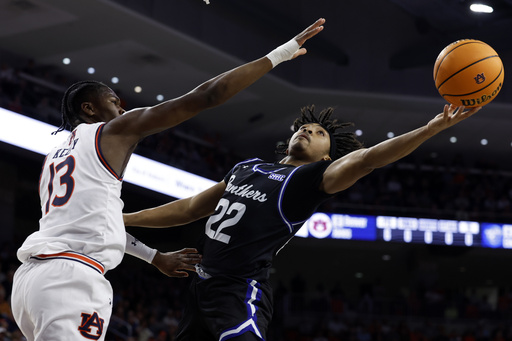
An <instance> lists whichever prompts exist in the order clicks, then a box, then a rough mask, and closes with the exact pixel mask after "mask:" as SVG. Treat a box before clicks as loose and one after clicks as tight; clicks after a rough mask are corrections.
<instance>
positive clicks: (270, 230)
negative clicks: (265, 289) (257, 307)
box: [199, 159, 332, 280]
mask: <svg viewBox="0 0 512 341" xmlns="http://www.w3.org/2000/svg"><path fill="white" fill-rule="evenodd" d="M330 164H331V162H330V161H320V162H315V163H312V164H308V165H303V166H299V167H295V166H291V165H285V164H279V163H266V162H264V161H262V160H260V159H251V160H246V161H244V162H241V163H239V164H237V165H235V167H233V169H232V170H231V171H230V172H229V173H228V174H227V175H226V177H225V178H224V181H225V182H226V184H227V187H226V190H225V192H224V195H223V196H222V198H221V199H220V201H219V203H218V205H217V208H216V210H215V213H213V214H212V215H211V216H210V218H209V219H208V221H207V223H206V226H205V236H204V239H203V242H202V245H201V247H200V248H199V249H200V252H201V253H202V254H203V261H202V263H201V267H202V268H203V270H204V271H205V272H206V273H208V274H209V275H213V276H214V275H235V276H240V277H245V278H252V279H255V280H265V279H267V278H268V276H269V271H268V270H269V268H270V267H271V265H272V258H273V256H274V255H275V254H276V253H277V252H278V251H279V250H280V249H281V248H282V247H283V246H284V245H285V244H286V243H287V242H288V240H289V239H291V238H292V237H293V235H294V234H295V233H296V232H297V231H298V229H299V228H300V227H301V226H302V224H303V223H304V222H305V221H306V220H307V219H308V218H309V217H310V216H311V215H312V214H313V213H314V212H315V210H316V208H317V207H318V205H320V203H322V202H323V201H325V200H327V199H329V198H330V197H332V195H328V194H326V193H325V192H323V191H321V190H319V185H320V183H321V181H322V179H323V173H324V171H325V169H326V168H327V167H328V166H329V165H330Z"/></svg>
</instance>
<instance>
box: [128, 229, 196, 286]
mask: <svg viewBox="0 0 512 341" xmlns="http://www.w3.org/2000/svg"><path fill="white" fill-rule="evenodd" d="M125 253H127V254H129V255H132V256H134V257H137V258H140V259H142V260H144V261H146V262H148V263H150V264H153V265H154V266H155V267H156V268H157V269H158V270H160V271H161V272H162V273H164V274H165V275H167V276H169V277H188V273H187V271H196V269H195V266H194V265H195V264H197V263H201V255H200V254H198V253H197V250H196V249H193V248H185V249H181V250H179V251H171V252H164V253H162V252H160V251H158V250H156V249H153V248H150V247H149V246H147V245H146V244H144V243H142V242H141V241H140V240H138V239H137V238H135V237H133V236H132V235H131V234H129V233H128V232H127V233H126V248H125Z"/></svg>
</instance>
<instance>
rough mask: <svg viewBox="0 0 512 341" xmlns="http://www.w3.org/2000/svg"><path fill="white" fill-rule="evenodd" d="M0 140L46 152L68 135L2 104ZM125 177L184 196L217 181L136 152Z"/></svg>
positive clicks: (135, 182)
mask: <svg viewBox="0 0 512 341" xmlns="http://www.w3.org/2000/svg"><path fill="white" fill-rule="evenodd" d="M0 122H2V123H1V124H0V141H2V142H5V143H8V144H11V145H14V146H16V147H20V148H23V149H26V150H30V151H32V152H35V153H38V154H41V155H46V153H47V152H48V151H49V150H50V149H51V148H52V147H53V146H55V145H56V144H58V143H60V142H61V141H62V140H63V139H65V138H66V137H67V134H66V133H65V132H63V133H59V134H56V135H52V132H54V131H55V130H57V127H55V126H52V125H50V124H46V123H43V122H40V121H37V120H34V119H32V118H29V117H27V116H23V115H20V114H17V113H14V112H12V111H9V110H6V109H3V108H0ZM124 181H126V182H129V183H132V184H134V185H137V186H140V187H143V188H147V189H150V190H152V191H155V192H158V193H163V194H165V195H168V196H171V197H173V198H177V199H181V198H186V197H189V196H192V195H195V194H197V193H199V192H201V191H203V190H205V189H207V188H209V187H211V186H213V185H214V184H215V183H216V182H214V181H212V180H209V179H206V178H203V177H200V176H198V175H195V174H192V173H188V172H185V171H183V170H181V169H178V168H174V167H171V166H168V165H165V164H162V163H160V162H156V161H154V160H151V159H148V158H145V157H142V156H140V155H137V154H133V155H132V157H131V159H130V162H129V163H128V166H127V167H126V171H125V175H124Z"/></svg>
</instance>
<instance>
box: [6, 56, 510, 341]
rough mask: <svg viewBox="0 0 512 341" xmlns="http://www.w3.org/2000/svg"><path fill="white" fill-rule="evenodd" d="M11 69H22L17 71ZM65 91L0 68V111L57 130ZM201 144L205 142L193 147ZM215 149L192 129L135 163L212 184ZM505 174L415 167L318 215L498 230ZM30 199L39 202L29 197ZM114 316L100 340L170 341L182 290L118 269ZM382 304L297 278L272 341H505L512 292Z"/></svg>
mask: <svg viewBox="0 0 512 341" xmlns="http://www.w3.org/2000/svg"><path fill="white" fill-rule="evenodd" d="M18 62H20V61H19V60H18ZM68 83H71V81H70V80H69V79H68V78H67V77H65V76H63V75H62V74H59V73H58V72H56V71H55V70H53V69H51V68H50V69H48V68H44V67H40V66H37V65H35V64H34V62H33V61H31V60H29V59H27V60H26V61H24V62H23V63H22V64H21V65H17V64H16V63H14V62H12V61H10V62H8V61H6V60H3V59H0V107H3V108H7V109H9V110H12V111H14V112H18V113H22V114H24V115H27V116H30V117H33V118H36V119H39V120H42V121H44V122H48V123H51V124H53V125H56V126H58V125H60V99H61V96H62V94H63V92H64V90H65V88H67V86H68V85H69V84H68ZM198 137H201V139H199V138H198ZM219 141H220V139H219V137H215V136H208V135H207V134H205V133H204V132H197V131H190V127H187V126H184V127H183V128H182V127H180V128H175V129H171V130H169V131H166V132H163V133H160V134H158V135H155V136H152V137H150V138H147V139H145V140H144V141H143V142H142V143H141V144H140V146H139V147H138V150H137V151H136V152H137V153H139V154H141V155H145V156H148V157H151V158H154V159H156V160H158V161H160V162H163V163H166V164H169V165H172V166H175V167H178V168H181V169H184V170H187V171H190V172H193V173H196V174H199V175H202V176H205V177H208V178H210V179H214V180H220V179H222V178H223V176H224V174H225V173H226V172H227V171H228V170H229V169H230V168H231V167H232V166H233V165H234V164H235V163H236V162H238V161H241V158H240V156H238V155H235V154H234V153H232V152H229V151H227V150H225V149H223V148H221V147H220V142H219ZM511 185H512V174H511V173H508V172H505V171H502V170H501V171H500V170H499V169H495V168H492V167H488V166H487V165H467V164H465V163H464V159H463V158H462V157H461V158H459V159H455V160H451V161H450V162H449V163H446V162H445V163H433V162H432V160H430V161H428V162H426V161H425V160H422V161H421V162H418V161H417V160H415V159H414V158H408V159H405V160H404V161H403V162H400V163H397V164H395V165H392V166H388V167H385V168H383V169H381V170H379V171H377V172H375V173H373V174H370V175H369V176H368V177H366V178H364V179H362V180H361V181H359V182H358V183H356V184H355V185H354V186H353V187H352V188H350V189H349V190H347V191H346V192H344V193H343V194H342V195H339V196H338V197H337V198H335V199H333V200H331V201H329V202H328V203H326V204H325V205H323V206H322V208H321V210H323V211H325V212H340V213H353V214H380V215H402V216H403V215H409V216H417V217H433V218H446V219H459V220H475V221H489V222H505V221H507V220H508V221H509V220H510V218H511V217H512V209H511V200H512V186H511ZM34 195H37V194H36V193H34ZM0 246H1V247H2V248H1V249H0V341H2V340H11V341H15V340H23V337H22V336H21V334H20V332H19V330H18V328H17V326H16V324H15V323H14V321H13V319H12V314H11V310H10V306H9V297H10V293H11V289H12V276H13V274H14V271H15V269H16V268H17V266H18V265H19V262H18V260H17V259H16V257H15V250H16V246H15V245H12V244H10V243H4V244H3V245H0ZM107 276H108V277H109V280H110V281H111V282H112V285H113V287H114V293H115V299H114V310H113V317H112V321H111V326H110V328H109V332H108V337H107V340H116V341H118V340H125V341H150V340H155V341H168V340H173V337H174V331H175V330H176V327H177V321H179V319H180V314H181V310H182V309H183V306H184V302H183V292H184V291H185V290H186V288H187V285H188V281H187V280H185V279H171V278H166V277H164V276H163V275H162V274H161V273H159V272H158V271H156V270H155V269H153V268H152V267H150V266H148V265H146V264H140V265H137V264H136V265H133V264H130V265H129V266H128V265H123V264H122V265H121V266H119V267H118V268H116V269H115V270H113V271H111V272H109V273H108V274H107ZM403 289H404V290H402V291H400V292H399V293H398V294H397V293H396V291H395V292H394V293H393V294H390V293H387V292H386V290H383V289H382V287H381V286H379V285H378V283H372V284H368V285H367V286H366V287H362V288H361V290H360V292H359V293H358V294H357V295H353V294H350V295H348V294H346V293H345V292H346V291H345V290H344V288H343V286H342V285H341V284H329V283H323V284H318V286H316V283H310V282H309V283H307V282H306V281H304V280H302V281H301V280H300V278H296V279H294V280H293V281H291V282H290V283H282V282H278V283H276V284H275V288H274V290H275V316H274V319H273V322H272V324H271V328H270V331H269V335H268V338H267V339H268V340H269V341H295V340H297V341H338V340H339V341H345V340H349V341H409V340H410V341H508V340H512V326H511V324H510V323H505V321H507V320H508V321H510V318H511V317H512V290H511V288H499V295H498V298H497V300H495V301H494V302H489V299H488V298H486V297H480V296H479V295H476V294H475V293H474V292H473V291H472V290H471V286H470V284H469V283H468V287H467V288H458V289H453V288H445V287H436V286H432V287H421V286H416V287H406V288H403Z"/></svg>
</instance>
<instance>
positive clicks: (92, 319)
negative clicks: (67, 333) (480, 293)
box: [78, 312, 105, 340]
mask: <svg viewBox="0 0 512 341" xmlns="http://www.w3.org/2000/svg"><path fill="white" fill-rule="evenodd" d="M104 322H105V320H104V319H102V318H100V317H99V316H98V313H97V312H94V313H92V314H87V313H82V324H81V325H80V327H78V330H79V331H80V334H82V336H83V337H85V338H87V339H90V340H98V339H99V338H100V337H101V334H103V323H104Z"/></svg>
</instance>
